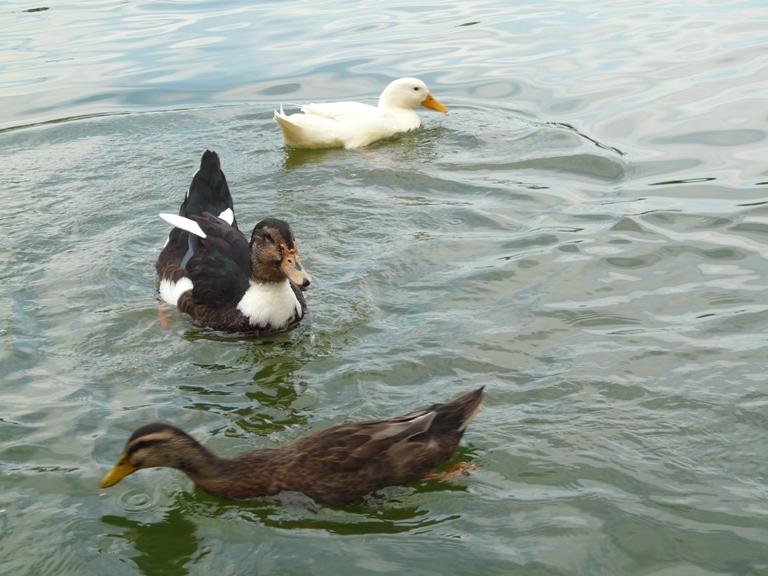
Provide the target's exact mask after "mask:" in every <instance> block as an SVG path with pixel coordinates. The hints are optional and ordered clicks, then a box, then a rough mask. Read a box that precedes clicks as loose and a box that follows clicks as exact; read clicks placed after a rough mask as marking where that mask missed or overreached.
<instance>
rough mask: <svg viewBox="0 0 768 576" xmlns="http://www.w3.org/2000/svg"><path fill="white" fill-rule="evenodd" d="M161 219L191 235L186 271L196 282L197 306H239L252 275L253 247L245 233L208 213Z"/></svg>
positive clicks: (193, 294)
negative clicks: (251, 248)
mask: <svg viewBox="0 0 768 576" xmlns="http://www.w3.org/2000/svg"><path fill="white" fill-rule="evenodd" d="M161 216H163V218H164V219H166V220H167V221H169V222H171V223H172V224H174V225H175V226H176V227H177V228H180V229H183V230H185V231H186V232H188V233H189V234H188V237H189V248H188V250H187V255H186V256H185V257H184V260H183V261H182V268H183V269H184V273H185V275H186V277H188V278H189V279H190V280H191V281H192V284H193V289H192V299H193V300H194V303H195V305H205V306H208V307H211V308H219V307H224V306H234V305H236V304H237V302H238V301H239V300H240V298H242V296H243V294H245V292H246V290H248V286H249V279H250V276H251V254H250V247H249V245H248V240H247V239H246V238H245V236H243V233H242V232H240V231H239V230H238V229H237V228H235V227H234V226H232V225H230V224H229V223H228V222H226V221H225V220H223V219H221V218H217V217H216V216H213V215H212V214H208V213H205V214H203V215H201V216H192V217H191V218H184V217H183V216H175V215H161Z"/></svg>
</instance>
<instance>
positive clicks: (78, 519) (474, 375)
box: [0, 0, 768, 576]
mask: <svg viewBox="0 0 768 576" xmlns="http://www.w3.org/2000/svg"><path fill="white" fill-rule="evenodd" d="M43 8H45V9H43ZM0 22H2V32H0V70H1V71H2V72H1V73H0V129H2V132H0V162H1V163H2V183H3V186H2V190H1V191H0V195H1V197H2V199H3V206H4V211H3V214H2V216H1V217H0V218H1V219H2V227H3V233H2V235H0V262H2V267H1V268H0V270H1V274H2V276H1V277H0V313H1V314H2V323H1V324H0V340H1V342H2V346H1V348H0V353H1V354H2V364H0V373H1V374H2V396H1V402H2V410H1V411H0V573H3V574H14V575H21V574H30V575H49V574H51V575H53V574H55V575H57V576H59V575H69V574H71V575H84V574H88V575H91V574H93V575H103V574H110V575H114V576H118V575H136V574H144V575H152V576H157V575H163V574H168V575H172V574H187V573H188V574H199V575H209V574H222V575H234V574H280V575H286V574H297V575H299V574H300V575H306V574H337V575H346V574H350V575H360V574H409V575H413V576H418V575H437V574H439V575H446V574H456V575H466V574H483V575H486V574H499V575H501V574H503V575H509V574H535V575H564V574H580V575H597V574H605V575H619V574H641V575H652V576H676V575H686V576H688V575H693V576H704V575H713V574H739V575H758V574H762V575H765V574H768V384H766V376H765V373H766V370H765V365H766V356H767V355H768V336H766V322H768V299H767V297H766V289H767V288H768V278H766V273H765V272H766V254H768V247H766V240H768V187H766V185H768V147H767V146H766V136H767V135H768V117H767V116H766V94H768V61H767V60H766V58H765V54H766V50H767V49H768V35H767V34H766V30H768V10H767V9H766V8H765V2H764V0H760V1H734V2H725V1H722V2H697V3H693V2H691V3H684V2H679V3H672V2H653V1H651V2H648V1H642V2H639V1H623V2H619V1H615V2H607V3H602V4H601V3H593V2H565V1H556V0H550V1H545V2H509V1H500V0H497V1H490V0H478V1H475V2H466V3H455V4H449V3H445V2H438V1H435V0H431V1H429V2H422V3H411V2H397V3H390V4H389V5H388V6H387V7H386V8H385V7H383V6H382V3H380V2H353V3H349V2H339V1H337V0H334V1H328V2H313V3H309V2H271V3H270V2H260V3H254V2H246V1H245V0H231V1H228V2H220V1H218V0H217V1H214V0H201V1H198V2H188V1H184V2H181V1H171V0H166V1H150V0H137V1H133V2H117V1H111V2H107V1H105V2H98V3H96V2H85V1H83V2H71V1H68V0H61V1H56V2H51V3H47V0H42V1H41V2H40V3H34V2H29V1H26V0H25V1H23V2H21V1H17V0H11V1H10V2H9V1H7V0H6V2H4V3H3V4H2V6H1V7H0ZM404 75H415V76H419V77H421V78H423V79H424V80H426V81H427V82H428V83H429V84H430V86H431V88H432V90H433V92H434V93H435V95H436V96H437V97H438V98H439V99H440V100H442V101H444V102H445V103H446V104H447V105H448V106H449V107H450V113H449V114H448V115H445V116H443V115H439V114H433V113H429V112H427V111H425V112H424V113H423V114H422V117H423V118H424V121H425V122H424V124H425V127H424V129H422V130H420V131H418V132H416V133H412V134H408V135H406V136H404V137H401V138H397V139H394V140H392V141H389V142H385V143H380V144H377V145H375V146H373V147H372V149H371V150H370V152H366V153H360V152H351V151H327V152H314V153H296V152H294V153H287V152H286V151H285V150H284V149H283V148H282V146H281V139H280V136H279V131H278V130H277V127H276V126H275V125H274V124H273V122H272V120H271V111H272V109H273V108H274V107H275V106H277V105H279V104H280V103H285V104H291V103H295V102H305V101H307V100H322V99H333V98H345V99H352V98H354V99H362V100H366V101H374V100H375V99H376V97H377V96H378V93H379V91H380V90H381V88H382V87H383V86H384V85H385V84H386V83H387V82H388V81H389V80H390V79H392V78H394V77H398V76H404ZM206 147H208V148H213V149H216V150H218V152H219V153H220V154H221V157H222V161H223V165H224V170H225V172H226V174H227V177H228V179H229V182H230V185H231V188H232V191H233V195H234V198H235V203H236V206H237V211H238V218H239V220H240V222H241V223H242V225H243V226H244V227H248V226H250V225H252V224H253V223H255V222H256V221H257V220H259V219H260V218H261V217H263V216H264V215H267V214H270V215H275V216H281V217H284V218H286V219H288V220H289V221H290V222H292V224H293V226H294V229H295V231H296V233H297V237H298V239H299V242H300V247H301V249H302V254H303V260H304V263H305V264H306V266H307V268H308V269H309V270H310V272H311V273H313V275H314V277H315V279H316V282H315V284H314V286H313V287H312V288H311V291H310V293H309V306H310V311H311V317H310V321H309V322H305V323H304V324H303V325H302V326H301V327H300V328H299V329H297V330H295V331H293V332H291V333H289V334H286V335H283V336H280V337H278V338H276V339H273V340H268V341H259V340H254V339H249V338H238V337H232V336H224V335H221V334H217V333H211V332H207V331H205V330H203V329H200V328H198V327H195V326H194V325H193V324H192V323H191V322H190V321H189V320H187V319H186V318H183V317H181V316H179V315H177V314H174V315H173V324H172V326H171V328H170V329H162V328H161V327H160V326H159V324H158V321H157V303H156V295H155V289H154V277H153V274H154V268H153V262H154V259H155V257H156V255H157V251H158V248H159V246H160V244H161V243H162V241H163V238H164V236H165V234H166V233H167V226H166V224H165V223H164V222H162V221H161V220H160V219H159V218H157V216H156V214H157V213H158V212H160V211H173V210H175V209H176V208H177V206H178V203H179V201H180V199H181V197H182V196H183V194H184V192H185V190H186V187H187V185H188V183H189V179H190V177H191V175H192V173H193V172H194V170H195V168H196V165H197V162H198V159H199V156H200V153H201V152H202V151H203V150H204V149H205V148H206ZM480 384H486V385H487V387H488V388H487V389H488V396H487V399H486V402H485V404H484V408H483V410H482V411H481V412H480V414H479V416H478V418H477V420H476V421H475V423H474V424H473V425H472V426H471V428H470V430H469V432H468V434H467V436H466V438H465V441H464V442H463V448H462V455H463V458H464V459H466V460H470V461H472V462H474V463H475V464H476V465H477V467H478V470H477V471H476V472H474V473H473V474H472V475H471V476H468V477H466V478H463V479H460V480H458V481H457V482H454V483H453V484H450V485H441V484H436V483H425V484H422V485H418V486H413V487H408V488H403V489H398V490H393V491H391V492H390V493H388V494H386V495H385V496H384V497H381V498H379V499H377V500H374V501H372V502H370V503H369V504H367V505H365V506H360V507H355V508H348V509H333V508H327V507H321V506H313V505H310V504H308V503H306V502H297V503H288V504H285V505H278V504H275V503H254V504H231V503H226V502H222V501H219V500H217V499H215V498H212V497H209V496H207V495H205V494H203V493H200V492H197V491H194V490H193V489H192V488H191V484H190V483H189V482H188V481H187V480H186V479H185V478H184V477H183V476H181V475H180V474H178V473H175V472H173V471H170V470H154V471H145V472H143V473H139V474H137V475H135V476H133V477H131V478H128V479H127V480H125V481H124V482H123V483H121V484H120V485H118V486H117V487H115V488H113V489H111V490H109V491H100V490H99V489H98V481H99V479H100V478H101V477H102V475H103V474H104V473H105V472H106V471H107V470H108V468H109V467H110V466H111V465H112V464H113V462H114V461H115V458H116V457H117V456H118V454H119V452H120V450H121V448H122V445H123V443H124V441H125V439H126V437H127V435H128V434H129V433H130V432H131V431H132V430H133V429H134V428H135V427H137V426H138V425H140V424H143V423H146V422H149V421H152V420H157V419H165V420H168V421H171V422H174V423H176V424H178V425H179V426H182V427H184V428H185V429H187V430H189V431H190V432H191V433H193V434H194V435H196V436H197V437H199V438H200V439H201V440H204V441H205V442H206V443H207V444H208V445H209V446H210V447H212V448H213V449H215V450H217V451H219V452H221V453H224V454H231V453H235V452H237V451H240V450H243V449H246V448H250V447H268V446H275V445H278V444H280V443H283V442H287V441H289V440H291V439H293V438H296V437H297V436H299V435H301V434H304V433H306V432H308V431H310V430H315V429H318V428H321V427H324V426H328V425H331V424H333V423H338V422H341V421H344V420H346V419H350V418H353V419H366V418H373V417H378V416H388V415H394V414H397V413H400V412H405V411H407V410H410V409H413V408H417V407H420V406H423V405H426V404H429V403H431V402H433V401H435V400H436V399H443V398H446V399H447V398H449V397H452V396H454V395H456V394H458V393H460V392H463V391H466V390H468V389H470V388H472V387H474V386H478V385H480Z"/></svg>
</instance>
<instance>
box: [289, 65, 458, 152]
mask: <svg viewBox="0 0 768 576" xmlns="http://www.w3.org/2000/svg"><path fill="white" fill-rule="evenodd" d="M419 105H421V106H425V107H427V108H431V109H432V110H437V111H438V112H447V111H448V108H446V107H445V106H444V105H443V104H441V103H440V102H438V101H437V100H435V98H434V97H433V96H432V94H430V93H429V88H427V85H426V84H424V82H422V81H421V80H419V79H418V78H399V79H398V80H393V81H392V82H390V83H389V85H388V86H387V87H386V88H385V89H384V91H383V92H382V93H381V96H379V104H378V106H371V105H369V104H362V103H360V102H329V103H327V104H306V105H304V106H302V107H301V112H299V113H296V114H290V115H287V114H285V113H284V112H283V107H282V106H281V107H280V111H279V112H278V111H277V110H275V120H276V121H277V123H278V124H280V128H281V129H282V130H283V139H284V140H285V144H286V145H287V146H291V147H293V148H359V147H361V146H367V145H368V144H370V143H371V142H375V141H376V140H381V139H382V138H388V137H389V136H392V135H394V134H398V133H400V132H407V131H408V130H413V129H414V128H418V127H419V126H421V119H420V118H419V115H418V114H416V112H414V111H413V108H415V107H416V106H419Z"/></svg>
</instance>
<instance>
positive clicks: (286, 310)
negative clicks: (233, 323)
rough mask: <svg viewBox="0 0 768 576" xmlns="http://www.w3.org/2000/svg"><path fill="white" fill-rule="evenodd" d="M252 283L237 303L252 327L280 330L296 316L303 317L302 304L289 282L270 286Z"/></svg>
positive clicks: (270, 284)
mask: <svg viewBox="0 0 768 576" xmlns="http://www.w3.org/2000/svg"><path fill="white" fill-rule="evenodd" d="M250 283H251V285H250V287H249V288H248V290H247V291H246V293H245V294H243V297H242V298H241V299H240V302H238V303H237V309H238V310H240V312H242V313H243V315H244V316H245V317H247V318H248V322H249V323H250V325H251V326H266V325H267V324H269V325H271V326H272V327H273V328H280V327H282V326H284V325H285V324H287V323H288V322H289V321H290V320H291V319H292V318H293V317H294V316H295V315H296V314H298V315H299V316H301V304H299V301H298V299H297V298H296V295H295V294H294V293H293V289H292V288H291V285H290V284H289V283H288V280H285V281H283V282H278V283H269V284H263V283H260V282H254V281H253V280H251V281H250Z"/></svg>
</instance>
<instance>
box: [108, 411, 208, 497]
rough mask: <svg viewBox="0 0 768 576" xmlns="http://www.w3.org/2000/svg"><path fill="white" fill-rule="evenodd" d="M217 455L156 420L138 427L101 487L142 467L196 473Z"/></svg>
mask: <svg viewBox="0 0 768 576" xmlns="http://www.w3.org/2000/svg"><path fill="white" fill-rule="evenodd" d="M212 458H214V457H213V456H212V454H210V452H208V451H207V450H206V449H205V448H203V447H202V446H201V445H200V444H198V442H197V441H196V440H194V439H193V438H192V437H191V436H189V435H188V434H187V433H186V432H184V431H183V430H180V429H179V428H176V427H175V426H171V425H170V424H164V423H162V422H156V423H154V424H147V425H146V426H142V427H141V428H139V429H138V430H136V431H135V432H134V433H133V434H132V435H131V437H130V438H129V439H128V442H127V443H126V444H125V449H124V450H123V453H122V455H121V456H120V459H119V460H118V461H117V464H115V466H114V467H113V468H112V470H111V471H110V472H109V473H108V474H107V475H106V476H104V478H103V479H102V481H101V484H100V486H101V488H109V487H110V486H114V485H115V484H117V483H118V482H120V481H121V480H122V479H123V478H125V477H126V476H128V475H130V474H133V473H134V472H136V471H137V470H141V469H143V468H158V467H161V466H167V467H169V468H177V469H179V470H182V471H184V472H187V473H190V474H194V473H196V472H197V471H199V470H201V469H204V468H205V466H206V465H207V464H208V462H209V461H210V460H211V459H212Z"/></svg>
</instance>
